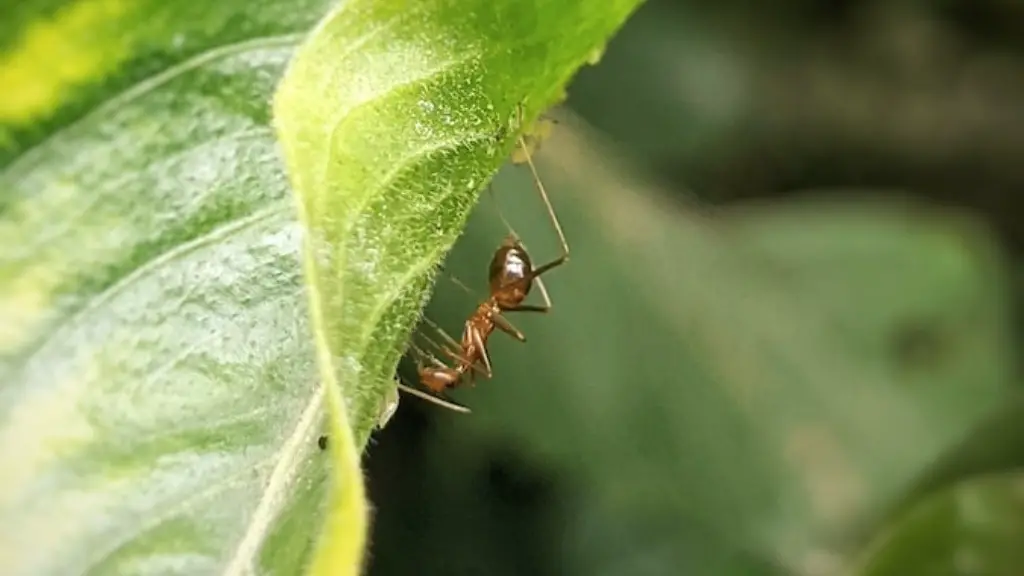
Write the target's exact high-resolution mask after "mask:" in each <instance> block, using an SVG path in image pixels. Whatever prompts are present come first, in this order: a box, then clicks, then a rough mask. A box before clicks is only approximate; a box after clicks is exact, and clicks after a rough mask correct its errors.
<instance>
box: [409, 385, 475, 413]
mask: <svg viewBox="0 0 1024 576" xmlns="http://www.w3.org/2000/svg"><path fill="white" fill-rule="evenodd" d="M395 386H397V387H398V389H399V390H401V391H402V392H405V393H406V394H411V395H413V396H416V397H417V398H421V399H423V400H426V401H427V402H431V403H434V404H437V405H438V406H442V407H444V408H447V409H449V410H453V411H455V412H461V413H463V414H469V413H470V410H469V408H466V407H465V406H463V405H461V404H456V403H455V402H452V401H451V400H446V399H444V398H441V397H439V396H435V395H433V394H429V393H427V392H423V391H422V390H418V389H416V388H413V387H412V386H406V385H405V384H403V383H401V382H395Z"/></svg>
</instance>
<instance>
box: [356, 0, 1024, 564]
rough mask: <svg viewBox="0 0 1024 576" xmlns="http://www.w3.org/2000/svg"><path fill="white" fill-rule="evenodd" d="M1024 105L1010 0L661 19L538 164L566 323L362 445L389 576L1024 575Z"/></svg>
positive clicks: (591, 71) (523, 183)
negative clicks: (465, 408)
mask: <svg viewBox="0 0 1024 576" xmlns="http://www.w3.org/2000/svg"><path fill="white" fill-rule="evenodd" d="M1022 102H1024V4H1022V3H1019V2H1011V1H1008V0H976V1H965V0H946V1H930V2H925V1H913V0H887V1H881V0H879V1H868V2H851V1H837V0H833V1H829V2H822V1H812V0H788V1H780V2H774V3H771V4H770V5H768V4H764V3H757V2H753V1H751V0H723V1H722V2H718V3H712V2H698V1H695V0H686V1H683V0H650V1H649V2H648V3H647V4H646V5H645V6H644V7H643V8H642V9H641V10H640V11H639V12H638V13H637V14H636V15H635V16H634V17H633V18H632V19H631V20H630V21H629V22H628V23H627V25H626V27H625V28H624V29H623V31H622V32H621V33H620V34H619V35H618V36H617V37H616V38H615V39H614V40H613V41H612V42H611V43H610V45H609V47H608V50H607V52H606V53H605V55H604V57H603V60H602V62H601V64H600V66H597V67H591V68H587V69H584V70H583V71H582V72H581V74H580V76H579V77H578V78H577V80H576V81H575V82H574V83H573V84H572V86H571V87H570V93H569V99H568V101H567V105H566V108H565V109H564V110H559V111H557V112H556V113H555V116H556V117H558V118H559V119H560V124H559V125H558V126H557V127H556V128H555V131H554V134H553V136H552V137H551V138H550V139H549V140H547V141H545V142H544V143H543V144H542V147H541V149H540V151H539V152H538V154H537V156H538V161H539V163H540V164H541V170H542V175H543V177H544V181H545V183H546V184H547V185H548V187H549V189H550V190H551V193H552V196H553V200H554V202H555V204H556V207H557V209H558V211H559V215H560V216H561V218H562V220H563V224H564V226H565V228H566V232H567V234H568V236H569V242H570V244H571V247H572V249H573V254H572V260H571V261H570V263H569V264H568V265H567V266H566V267H564V268H561V269H558V270H556V271H554V272H552V273H551V274H550V276H549V277H548V279H547V280H548V282H547V285H548V287H549V289H550V292H551V295H552V298H553V299H554V303H555V309H554V311H553V312H552V313H551V314H550V315H549V316H532V317H531V316H522V315H521V316H519V317H517V318H515V321H516V323H517V324H518V325H519V326H520V327H521V328H522V329H523V330H524V332H525V333H526V334H527V337H528V342H527V343H526V344H525V345H523V344H519V343H516V342H514V341H513V340H511V339H509V338H506V337H504V335H501V334H498V335H496V336H495V337H494V338H493V339H492V344H491V353H492V359H493V362H494V366H495V370H496V375H495V377H494V379H493V380H491V381H486V380H485V381H481V382H479V383H478V385H477V387H476V388H475V389H466V390H459V391H457V392H455V393H454V396H455V397H456V398H457V399H458V400H459V401H461V402H463V403H465V404H467V405H469V406H471V407H472V409H473V410H474V413H473V414H472V415H469V416H464V415H459V414H455V413H451V412H447V411H444V410H440V409H438V408H437V407H435V406H433V405H430V404H426V403H424V402H422V401H420V400H417V399H415V398H411V397H407V396H403V397H402V402H401V406H400V408H399V410H398V413H397V415H396V416H395V417H394V419H393V420H392V421H391V422H390V423H389V424H388V425H387V427H386V428H385V429H384V430H382V431H380V432H378V433H377V434H376V435H375V436H374V438H373V439H372V440H371V445H370V447H369V448H368V451H367V457H366V461H367V466H368V477H369V481H370V488H369V489H370V495H371V499H372V502H373V505H374V510H375V512H374V514H375V516H374V528H373V530H374V532H373V544H372V548H371V552H370V559H371V560H370V562H371V569H370V573H371V574H374V575H377V576H383V575H390V574H413V573H419V574H452V575H461V574H467V575H468V574H474V575H476V574H531V575H533V574H537V575H543V574H587V575H620V574H622V575H626V574H629V575H646V574H652V575H654V574H724V575H728V574H752V575H760V574H800V575H809V576H814V575H826V574H840V573H843V572H844V571H845V570H851V571H854V572H855V573H860V574H879V575H881V574H886V575H889V574H901V575H902V574H950V575H952V574H964V575H967V574H985V575H997V574H998V575H1007V576H1009V575H1012V574H1024V552H1021V551H1020V547H1019V545H1020V543H1021V542H1024V475H1021V476H1018V475H1017V473H1016V470H1017V467H1019V466H1020V465H1022V464H1024V422H1022V419H1021V418H1020V416H1021V415H1022V414H1024V409H1022V408H1024V404H1022V403H1021V399H1020V394H1019V389H1020V383H1021V379H1020V376H1019V375H1020V370H1019V364H1018V362H1019V357H1020V353H1019V351H1020V349H1021V326H1022V324H1024V322H1021V314H1020V310H1021V306H1020V301H1021V299H1020V297H1021V294H1022V290H1021V279H1022V278H1024V274H1022V273H1021V271H1022V270H1024V268H1022V266H1021V253H1022V248H1024V226H1022V222H1024V210H1022V203H1024V201H1022V200H1021V195H1020V193H1019V191H1020V189H1021V187H1022V185H1024V170H1021V169H1019V168H1018V162H1019V161H1021V159H1022V158H1024V106H1022V104H1021V103H1022ZM494 192H495V196H496V198H497V201H498V204H499V205H500V207H501V209H502V210H503V211H504V213H505V214H506V215H507V216H508V217H509V219H510V220H511V221H512V222H513V224H514V226H515V227H516V229H517V231H518V232H519V234H520V235H521V236H522V237H523V239H524V240H525V241H526V243H527V245H528V246H529V247H530V249H531V251H532V253H533V254H534V257H535V259H536V260H540V261H544V260H546V259H547V258H549V257H554V256H555V255H557V245H556V243H555V237H554V234H553V233H552V231H551V228H550V225H549V224H548V222H547V220H546V218H545V215H544V212H543V209H542V206H541V204H540V202H539V201H538V199H537V197H536V195H535V194H534V193H533V192H532V191H531V181H530V179H529V177H528V173H527V172H526V171H525V169H523V168H512V167H510V168H507V169H506V170H505V171H504V172H503V173H502V174H500V175H499V177H498V178H497V180H496V181H495V184H494ZM504 234H505V230H504V228H503V226H502V224H501V222H500V220H498V219H497V217H496V211H495V202H493V201H492V198H490V197H487V196H485V197H484V199H483V201H482V202H481V205H480V206H479V208H478V210H477V212H476V213H475V215H474V217H473V219H472V221H471V225H470V229H469V231H468V233H467V234H466V235H465V236H464V237H463V238H462V239H461V240H460V241H459V243H458V245H457V246H456V249H455V250H454V252H453V253H452V255H451V257H450V258H449V260H448V262H447V264H446V267H447V270H448V272H449V273H451V274H453V275H455V276H457V277H458V278H459V279H461V280H462V281H464V282H466V283H467V284H470V285H471V286H473V287H474V288H476V289H477V290H478V291H480V294H478V295H477V297H480V296H481V295H482V293H483V290H484V289H485V287H486V266H487V262H488V261H489V258H490V255H491V253H492V251H493V250H494V248H495V247H496V246H497V245H498V243H499V242H500V240H501V238H502V237H503V236H504ZM475 304H476V302H475V300H474V297H471V296H469V295H467V294H466V293H465V292H463V291H462V290H460V289H459V288H458V287H457V286H455V285H454V284H452V283H450V282H446V281H444V280H443V279H442V280H441V282H440V283H439V284H438V289H437V293H436V295H435V298H434V301H433V302H432V304H431V306H430V307H429V309H428V315H429V316H430V317H431V318H432V319H434V320H435V321H437V322H439V323H441V324H442V325H443V326H444V327H445V328H447V329H448V331H449V332H450V333H452V334H455V335H457V334H458V332H459V330H460V327H461V322H462V321H463V320H464V319H465V318H466V316H467V315H468V314H469V313H470V312H471V311H472V309H473V307H474V305H475ZM410 368H411V366H406V365H403V368H402V371H401V374H402V376H403V377H404V378H405V379H406V380H408V381H411V379H412V378H413V374H412V372H411V370H410Z"/></svg>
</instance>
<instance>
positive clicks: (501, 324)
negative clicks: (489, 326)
mask: <svg viewBox="0 0 1024 576" xmlns="http://www.w3.org/2000/svg"><path fill="white" fill-rule="evenodd" d="M493 318H494V325H495V326H496V327H497V328H498V329H499V330H501V331H502V332H504V333H505V334H508V335H509V336H511V337H513V338H515V339H516V340H519V341H520V342H526V336H525V335H524V334H523V333H522V332H521V331H520V330H519V329H518V328H516V327H515V326H513V325H512V323H511V322H509V321H508V318H505V316H503V315H501V314H495V315H494V317H493Z"/></svg>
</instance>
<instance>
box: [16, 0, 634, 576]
mask: <svg viewBox="0 0 1024 576" xmlns="http://www.w3.org/2000/svg"><path fill="white" fill-rule="evenodd" d="M583 4H584V3H582V2H569V1H562V2H549V3H544V4H543V5H542V6H531V5H522V4H521V3H518V2H504V3H497V4H495V3H484V2H461V3H450V2H446V3H440V2H434V3H431V2H420V3H416V4H413V5H412V6H414V9H408V10H405V9H403V7H404V6H405V5H406V3H399V2H392V3H381V2H358V1H357V2H347V3H345V4H343V5H342V7H340V8H339V9H338V10H337V11H335V12H334V13H333V14H332V15H331V16H330V17H329V19H328V20H327V21H326V22H325V24H324V25H322V26H321V27H320V28H318V29H317V30H316V32H315V33H314V34H313V36H312V37H311V39H310V41H309V43H308V44H307V45H306V46H305V48H304V49H303V50H302V52H301V53H302V55H301V56H300V57H299V59H298V61H297V62H296V65H295V67H294V68H293V70H292V74H291V75H290V76H289V78H288V80H287V81H286V83H285V86H284V89H283V91H282V92H281V97H280V98H279V99H278V101H277V102H278V108H277V111H276V112H277V114H278V115H279V120H280V123H279V127H281V128H282V129H283V140H284V142H283V147H284V149H285V151H286V152H287V158H288V163H289V165H290V166H291V168H292V171H291V172H292V177H293V179H294V180H295V182H296V183H297V185H298V186H297V191H298V192H299V196H300V202H299V203H298V204H299V205H300V206H301V208H302V210H301V213H302V214H303V216H304V218H305V222H304V224H305V225H306V226H305V230H306V231H307V232H310V233H309V234H308V235H306V238H307V241H309V240H315V241H318V242H319V241H325V242H326V244H325V245H324V247H325V248H326V252H324V253H322V254H321V255H322V256H324V257H325V258H326V260H325V261H321V260H316V259H315V258H310V257H307V258H305V261H306V263H307V265H308V272H309V273H310V274H312V275H313V276H311V278H312V279H314V280H316V281H315V282H314V283H313V284H312V285H311V286H309V287H307V285H306V280H307V279H308V278H304V277H303V274H302V268H301V266H302V261H303V260H302V257H301V255H300V248H301V245H302V238H303V227H302V226H301V225H300V223H299V222H298V221H297V219H296V217H295V212H294V211H295V205H296V203H295V201H294V199H293V198H292V197H291V192H292V190H291V186H290V185H289V181H288V177H287V175H286V173H285V171H284V167H283V165H282V163H281V161H280V159H279V156H278V143H277V141H276V138H275V136H276V134H275V133H274V131H273V129H272V128H271V126H270V112H271V110H270V107H269V106H268V103H269V102H270V100H271V96H272V94H273V91H274V89H275V86H276V84H277V82H278V80H279V78H280V77H281V74H282V72H283V70H284V68H285V66H286V64H287V63H288V62H289V60H290V58H291V57H292V55H293V50H294V47H295V44H296V43H297V42H298V41H299V40H300V39H301V38H302V37H303V34H304V33H305V32H306V31H307V30H308V29H309V28H310V27H311V26H313V24H314V23H315V22H316V21H317V20H318V19H319V18H320V17H321V16H323V13H324V11H325V10H326V2H323V1H319V0H300V1H299V2H294V1H289V2H283V1H278V0H257V1H255V2H250V1H247V2H241V1H238V0H227V1H225V2H220V3H217V4H216V5H213V6H199V5H197V4H195V3H191V2H185V1H184V0H181V1H172V2H157V1H155V0H79V1H69V2H60V1H56V0H34V1H33V2H22V3H18V4H17V5H16V7H11V6H5V7H4V8H3V10H4V11H5V12H4V13H0V32H2V34H0V85H3V86H4V89H3V90H2V91H0V245H2V246H3V247H4V248H3V250H2V251H0V382H2V384H0V456H2V458H3V461H4V472H3V474H2V475H0V572H3V573H4V574H15V575H18V574H65V573H68V572H72V571H75V572H88V573H90V574H124V573H141V572H160V573H180V574H206V573H225V574H242V573H259V574H278V573H284V574H294V573H296V571H298V570H300V569H301V567H302V566H304V565H307V564H310V563H311V562H312V563H313V564H314V565H313V566H312V569H313V571H314V572H321V573H322V572H325V571H331V568H333V567H336V566H339V565H340V566H343V567H344V570H345V572H343V573H351V572H353V571H354V570H357V569H358V567H359V562H360V561H359V557H360V555H361V553H362V551H361V548H362V545H363V539H364V537H365V534H364V531H365V517H364V516H363V515H362V513H363V512H364V510H363V508H364V507H365V504H364V502H363V501H362V500H363V497H362V493H361V490H362V478H361V474H360V472H359V470H358V458H357V453H356V450H357V447H358V446H361V445H362V444H363V443H365V441H366V438H367V436H368V435H369V433H370V430H371V429H372V427H373V425H374V423H375V417H376V413H377V410H378V407H379V405H380V404H381V401H382V398H384V397H386V396H387V394H389V393H393V392H394V388H393V385H392V384H391V380H390V377H389V376H390V374H391V372H392V371H393V369H394V365H395V363H396V361H397V358H398V354H399V352H400V349H401V341H402V340H403V339H404V332H405V331H407V330H408V327H409V326H411V323H412V322H413V321H414V320H415V318H416V316H417V314H418V312H419V303H420V302H421V301H422V298H423V296H425V294H426V292H427V289H428V287H429V282H430V276H431V275H430V272H429V268H431V266H432V265H433V264H434V263H435V262H436V260H438V259H439V258H440V257H441V255H442V254H443V253H444V251H445V250H446V249H447V246H448V245H450V243H451V242H452V241H453V240H454V237H455V236H456V235H457V234H458V231H459V227H460V226H461V223H462V220H463V219H464V217H465V213H466V211H468V209H469V207H470V206H471V205H472V203H473V202H474V201H475V198H476V195H477V192H478V189H479V188H480V187H481V186H482V185H483V184H484V182H485V181H486V180H487V178H488V177H489V176H490V174H491V173H492V172H493V171H494V170H495V169H496V168H497V166H498V165H499V164H500V162H501V161H502V158H503V157H504V156H505V155H506V154H507V152H508V150H509V148H510V146H511V143H512V138H513V134H512V132H511V131H510V130H509V128H510V124H509V121H510V119H511V118H513V117H514V115H513V114H512V111H513V105H514V103H515V101H517V100H519V99H522V98H525V97H527V96H529V98H530V105H529V106H528V108H527V110H528V117H533V116H536V114H537V112H538V111H539V110H540V108H541V107H542V106H544V105H546V104H547V103H549V102H550V101H551V100H553V99H554V97H555V96H557V95H558V94H560V93H561V91H562V90H563V89H564V86H565V83H566V82H567V81H568V79H569V78H570V76H571V75H572V73H573V72H574V71H575V69H576V68H577V67H578V66H579V65H580V64H581V63H582V62H583V61H584V60H585V59H586V58H587V57H588V55H590V54H591V53H592V52H593V50H594V49H596V48H597V47H599V46H601V45H602V44H603V42H604V41H605V39H606V38H607V37H608V36H609V35H610V34H611V33H612V31H613V30H614V28H615V27H617V26H618V25H619V24H620V23H621V22H622V20H623V19H624V18H625V17H626V15H627V14H628V12H629V10H631V9H632V8H633V7H634V6H635V4H636V2H635V1H629V2H623V1H620V2H617V3H612V4H609V5H607V6H604V7H602V9H601V10H600V11H595V10H590V9H585V7H584V5H583ZM7 10H10V12H9V13H8V12H6V11H7ZM8 14H9V15H10V17H9V18H8V17H7V16H8ZM526 31H529V34H524V32H526ZM453 42H458V43H453ZM337 50H343V51H344V52H345V55H341V54H339V53H338V52H336V51H337ZM456 54H458V56H456ZM453 59H454V60H453ZM456 60H457V61H458V62H457V63H456ZM57 62H59V63H60V65H55V64H54V63H57ZM428 71H434V72H436V74H435V76H433V77H429V75H428V76H424V74H425V73H426V72H428ZM325 82H327V83H326V84H325ZM492 97H493V99H490V100H489V98H492ZM357 103H358V104H362V105H361V106H359V107H358V108H354V105H356V104H357ZM411 104H414V105H415V114H410V111H409V110H408V109H407V108H406V107H407V106H408V105H411ZM486 105H491V106H492V107H491V108H490V109H489V110H487V111H486V113H485V107H486ZM431 108H432V111H431ZM325 114H326V115H328V116H330V117H332V118H334V119H336V120H338V121H341V124H340V128H341V129H339V130H338V131H337V138H336V139H335V141H334V142H335V145H336V146H338V147H339V148H337V149H330V150H329V149H328V148H327V147H326V144H327V141H328V140H327V138H326V134H322V133H319V132H317V130H316V129H317V128H323V127H326V126H328V125H327V124H323V125H322V126H320V125H318V124H317V122H319V121H321V120H324V119H325V118H326V116H324V115H325ZM417 115H419V116H417ZM484 120H486V123H481V124H479V125H473V126H471V128H472V129H470V128H469V127H470V123H471V122H474V121H480V122H483V121H484ZM367 121H369V124H367ZM417 121H421V122H422V123H420V124H417V123H416V122H417ZM448 122H451V123H450V124H449V123H448ZM311 127H313V128H314V129H313V131H312V132H311V131H310V128H311ZM427 149H436V150H437V154H435V155H424V153H425V151H426V150H427ZM338 152H340V153H338ZM321 160H322V161H324V162H326V163H325V164H323V165H322V166H321V167H323V168H327V170H326V171H319V170H315V171H314V172H315V178H314V179H313V180H309V179H307V178H306V177H307V176H308V175H309V174H308V172H307V171H306V169H307V168H309V167H310V166H313V165H314V164H311V163H316V162H318V161H321ZM328 160H329V162H327V161H328ZM339 160H340V161H343V162H345V163H346V164H345V166H344V167H343V168H341V169H339V167H338V164H337V162H338V161H339ZM385 165H386V166H387V167H388V168H389V169H390V168H391V167H395V168H396V170H395V171H394V176H393V179H392V180H391V181H390V182H389V183H388V185H385V182H384V181H383V180H382V179H383V178H384V177H385V174H386V172H387V170H385V171H382V166H385ZM449 192H450V194H449ZM410 201H415V202H417V204H415V205H414V206H412V207H409V206H405V203H407V202H410ZM359 207H361V208H363V209H365V210H360V208H359ZM431 217H433V218H436V220H433V219H430V218H431ZM403 218H407V219H406V220H403ZM348 223H351V224H352V226H351V227H349V226H347V224H348ZM307 256H308V254H307ZM339 256H341V257H344V258H345V264H344V267H342V268H333V267H330V268H325V269H323V271H324V272H327V273H334V272H338V273H339V274H338V275H337V276H334V277H331V278H328V277H327V276H326V275H324V274H323V273H317V270H318V269H317V268H316V267H315V266H314V265H319V264H323V263H325V262H326V263H327V264H328V266H330V265H340V264H341V262H340V261H338V260H337V259H336V258H337V257H339ZM342 289H344V291H345V299H344V300H343V301H342V300H339V297H340V291H341V290H342ZM306 292H309V294H310V296H311V298H307V296H306V294H305V293H306ZM308 302H312V304H313V311H314V312H316V313H314V314H312V315H311V314H310V310H308V308H307V306H308V304H307V303H308ZM310 318H312V320H313V322H312V323H310V322H309V319H310ZM349 329H351V332H348V330H349ZM342 336H344V338H342ZM318 355H319V356H320V358H319V359H320V360H321V364H320V367H319V370H318V368H317V357H318ZM339 360H344V361H346V362H350V363H347V364H339V363H338V361H339ZM354 367H359V368H361V370H359V371H358V374H359V380H358V381H353V380H351V379H349V378H347V376H346V373H345V372H344V370H342V369H339V368H344V369H353V368H354ZM335 369H339V370H337V371H336V370H335ZM321 375H323V376H325V377H326V380H327V382H328V383H329V384H330V385H328V386H327V387H326V398H327V399H328V405H329V406H331V407H333V411H332V415H333V417H332V418H330V419H329V422H328V430H329V432H330V433H331V434H332V435H333V438H332V442H331V448H330V452H329V460H328V458H326V457H325V456H324V454H323V453H322V452H321V451H319V450H318V449H317V443H316V438H317V435H318V434H319V433H320V424H321V416H322V403H323V397H324V395H323V393H322V388H321V387H320V385H319V382H320V381H321ZM339 375H340V376H339ZM336 382H340V383H342V384H343V385H344V386H336V385H334V384H335V383H336ZM343 404H344V405H347V406H348V409H349V413H350V414H352V418H351V419H350V420H349V422H350V423H351V424H353V425H354V426H355V430H354V432H353V431H352V430H350V429H349V424H348V423H347V422H346V418H345V416H346V411H345V410H342V409H340V408H341V406H342V405H343ZM346 440H347V441H346ZM325 464H330V465H329V466H325ZM328 469H330V470H331V471H332V474H331V476H332V478H333V480H332V482H331V485H332V486H334V487H335V489H334V490H331V491H327V490H326V489H325V486H326V485H327V480H328V473H327V470H328ZM339 498H341V500H339ZM325 499H326V500H327V504H326V506H325V505H324V501H325ZM321 524H322V525H324V526H325V528H324V529H325V530H326V534H327V535H326V536H325V537H318V535H317V534H318V530H320V528H319V527H320V526H321ZM317 549H319V550H320V552H319V553H316V552H315V550H317ZM332 553H333V554H332ZM331 572H332V573H333V571H331Z"/></svg>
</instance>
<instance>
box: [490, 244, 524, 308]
mask: <svg viewBox="0 0 1024 576" xmlns="http://www.w3.org/2000/svg"><path fill="white" fill-rule="evenodd" d="M490 284H491V295H492V297H493V298H494V299H495V301H497V303H498V306H499V308H502V309H506V310H507V309H509V308H515V307H516V306H518V305H520V304H522V302H523V300H525V299H526V296H527V295H528V294H529V293H530V288H531V287H532V286H533V262H531V261H530V255H529V254H528V253H527V252H526V249H525V248H523V247H522V246H520V245H519V244H518V243H514V244H513V243H506V244H503V245H502V246H501V248H498V250H497V251H496V252H495V253H494V257H493V258H492V259H491V267H490Z"/></svg>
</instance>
